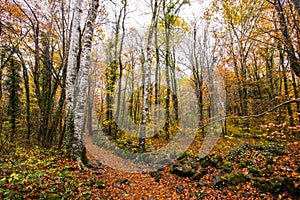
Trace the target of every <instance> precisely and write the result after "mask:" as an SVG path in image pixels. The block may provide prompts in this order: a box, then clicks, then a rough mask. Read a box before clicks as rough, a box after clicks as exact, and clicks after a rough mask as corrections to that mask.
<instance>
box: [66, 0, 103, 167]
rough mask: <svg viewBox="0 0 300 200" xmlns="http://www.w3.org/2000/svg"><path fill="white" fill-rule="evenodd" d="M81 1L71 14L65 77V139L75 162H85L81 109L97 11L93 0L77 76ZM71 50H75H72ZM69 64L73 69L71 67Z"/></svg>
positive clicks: (97, 3)
mask: <svg viewBox="0 0 300 200" xmlns="http://www.w3.org/2000/svg"><path fill="white" fill-rule="evenodd" d="M81 3H82V2H81V0H77V2H76V5H75V6H76V7H75V11H74V21H73V27H72V31H74V33H72V36H73V37H72V38H71V45H70V55H69V61H70V63H68V67H69V68H68V73H67V109H68V116H67V117H68V118H67V135H68V136H69V140H68V149H67V150H68V153H69V156H70V157H71V158H73V159H76V160H79V159H80V160H81V161H82V162H83V163H86V162H87V158H86V154H85V153H86V152H85V145H84V142H83V130H84V129H83V122H84V113H85V112H84V107H85V101H86V89H87V86H88V72H89V67H90V54H91V47H92V39H93V32H94V23H95V20H96V14H97V9H98V7H99V1H98V0H92V1H91V4H90V8H89V11H88V16H87V21H86V29H85V33H84V38H83V49H82V52H81V55H82V57H81V59H80V68H79V70H78V72H77V70H76V67H77V63H76V58H77V56H78V47H79V43H78V39H79V31H78V30H79V22H80V10H79V9H80V8H81ZM73 48H74V49H73ZM71 64H72V65H71Z"/></svg>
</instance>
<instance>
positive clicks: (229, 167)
mask: <svg viewBox="0 0 300 200" xmlns="http://www.w3.org/2000/svg"><path fill="white" fill-rule="evenodd" d="M222 170H223V171H224V172H226V173H230V172H232V170H233V167H232V164H231V162H229V161H227V162H225V163H224V165H223V167H222Z"/></svg>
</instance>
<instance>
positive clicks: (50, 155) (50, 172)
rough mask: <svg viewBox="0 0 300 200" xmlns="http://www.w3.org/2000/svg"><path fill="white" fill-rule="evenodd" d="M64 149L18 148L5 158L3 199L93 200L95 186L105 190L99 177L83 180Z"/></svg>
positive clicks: (0, 179)
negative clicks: (64, 156)
mask: <svg viewBox="0 0 300 200" xmlns="http://www.w3.org/2000/svg"><path fill="white" fill-rule="evenodd" d="M60 154H61V152H57V151H54V150H50V151H49V150H45V149H42V148H39V147H34V148H32V149H31V150H26V149H24V148H16V151H15V152H12V153H10V154H8V155H6V156H3V157H1V160H0V161H1V163H3V164H2V165H0V171H1V172H3V173H0V197H3V199H7V200H8V199H70V198H71V199H90V198H91V197H92V189H93V188H94V187H97V188H98V189H104V188H105V186H106V185H105V183H104V182H103V181H102V180H100V179H99V178H98V177H97V176H93V175H91V176H90V179H89V181H86V180H83V179H82V177H81V175H80V174H78V173H79V170H78V167H77V165H76V163H74V162H70V161H68V160H66V159H64V158H63V157H61V156H60ZM79 190H81V191H84V192H83V193H79V192H78V191H79Z"/></svg>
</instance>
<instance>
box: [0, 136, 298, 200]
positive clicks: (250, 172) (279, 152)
mask: <svg viewBox="0 0 300 200" xmlns="http://www.w3.org/2000/svg"><path fill="white" fill-rule="evenodd" d="M228 140H229V139H228ZM85 142H86V147H87V155H88V157H89V158H90V159H91V160H92V161H93V162H94V163H98V167H96V168H91V169H85V170H80V169H79V166H78V164H77V163H76V162H73V161H70V160H69V159H66V158H65V157H64V156H63V155H64V152H61V151H58V150H46V149H42V148H40V147H37V146H35V147H32V148H23V147H18V148H16V149H15V151H14V152H11V153H7V154H6V155H1V156H0V163H1V164H0V199H145V200H159V199H170V200H171V199H172V200H173V199H300V142H298V141H280V142H272V143H268V144H267V145H266V144H264V145H261V144H258V145H255V144H249V143H240V142H239V144H234V145H233V146H234V147H231V146H229V145H227V146H226V147H224V141H221V143H223V147H224V148H222V147H221V146H219V148H218V149H215V150H213V151H212V152H211V153H210V154H209V155H208V156H204V157H193V156H191V155H189V154H184V155H183V156H181V157H180V158H179V159H177V160H176V161H175V162H173V163H172V164H171V165H169V166H167V167H165V168H163V169H161V170H160V171H155V172H146V171H145V173H129V172H124V171H123V170H122V171H120V170H117V169H113V168H111V167H109V166H108V165H107V164H106V163H108V162H117V163H119V164H120V163H122V164H121V165H123V166H124V168H126V167H128V168H129V169H130V170H131V171H134V169H133V168H132V167H134V166H132V165H131V163H130V161H128V160H126V159H123V158H120V157H118V156H116V155H114V154H112V153H111V152H110V151H108V150H106V149H102V148H99V147H98V146H96V145H94V144H92V141H91V139H90V138H85ZM228 144H229V143H228Z"/></svg>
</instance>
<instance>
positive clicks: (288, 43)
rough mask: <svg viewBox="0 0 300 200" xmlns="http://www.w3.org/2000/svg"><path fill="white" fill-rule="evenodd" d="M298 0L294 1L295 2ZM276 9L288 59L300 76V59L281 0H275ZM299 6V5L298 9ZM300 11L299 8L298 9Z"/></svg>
mask: <svg viewBox="0 0 300 200" xmlns="http://www.w3.org/2000/svg"><path fill="white" fill-rule="evenodd" d="M295 2H296V0H295V1H294V3H295ZM296 5H297V6H298V5H299V3H296V4H295V6H296ZM274 6H275V9H276V11H277V15H278V17H279V20H280V30H281V33H282V36H283V40H284V46H285V48H286V51H287V54H288V55H287V56H288V60H289V62H290V66H291V69H292V70H293V71H294V72H295V74H296V75H297V76H298V77H300V63H299V59H298V58H297V57H296V52H295V49H294V46H293V42H292V39H291V36H290V33H289V28H288V23H287V20H286V18H285V16H284V10H283V7H282V4H281V1H280V0H275V2H274ZM298 8H299V7H297V9H298ZM298 12H299V9H298Z"/></svg>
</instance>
